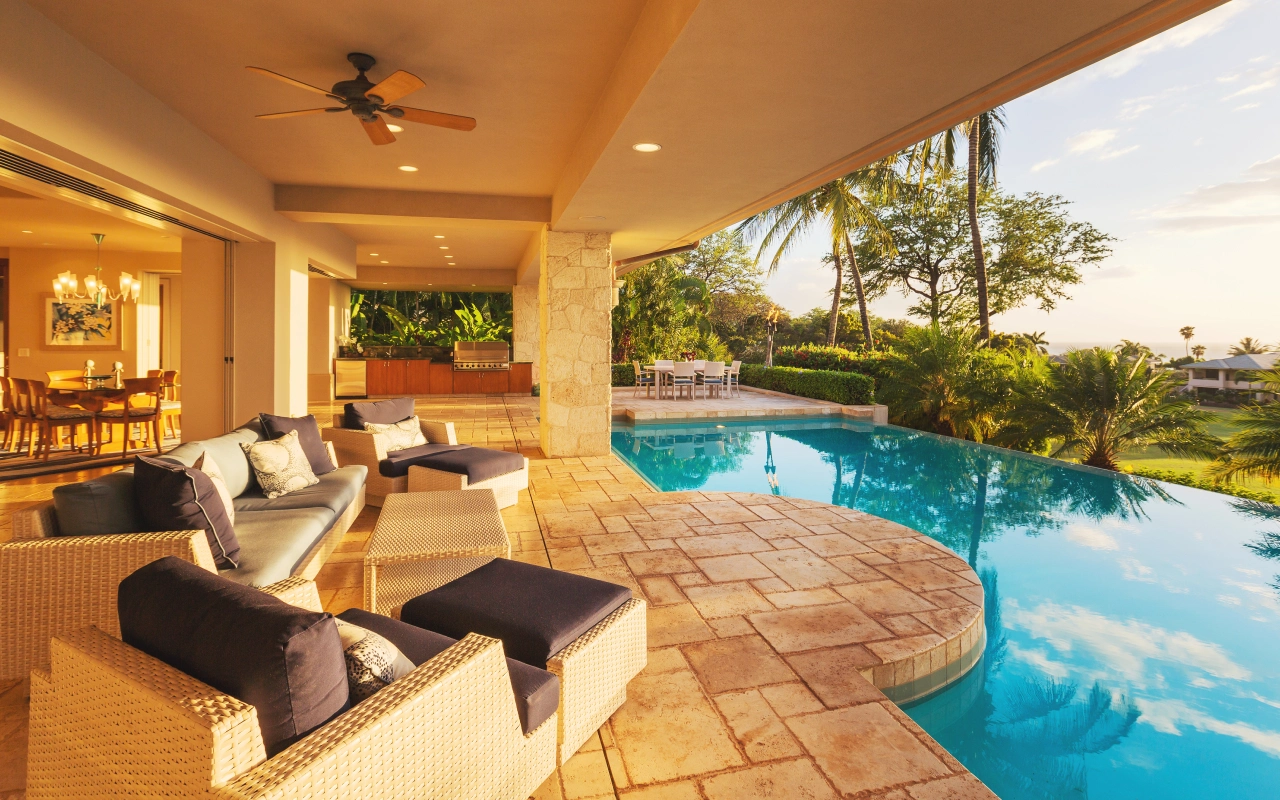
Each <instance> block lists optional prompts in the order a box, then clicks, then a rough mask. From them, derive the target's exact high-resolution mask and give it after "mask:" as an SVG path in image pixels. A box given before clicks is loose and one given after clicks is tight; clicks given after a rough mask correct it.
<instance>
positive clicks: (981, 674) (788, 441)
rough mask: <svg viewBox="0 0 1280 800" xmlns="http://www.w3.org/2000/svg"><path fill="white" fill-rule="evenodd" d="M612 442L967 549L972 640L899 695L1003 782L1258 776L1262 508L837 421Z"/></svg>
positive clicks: (686, 431)
mask: <svg viewBox="0 0 1280 800" xmlns="http://www.w3.org/2000/svg"><path fill="white" fill-rule="evenodd" d="M613 448H614V452H615V453H617V454H618V455H619V456H620V457H621V458H623V459H624V460H625V461H627V462H628V463H629V464H631V466H632V467H634V468H635V469H636V470H637V471H638V472H639V473H640V474H641V475H643V476H644V477H645V478H646V479H647V480H648V481H649V482H650V483H652V484H654V485H655V486H656V487H657V488H659V489H662V490H666V491H676V490H682V489H704V490H707V491H745V492H765V493H769V492H773V493H777V494H783V495H787V496H790V497H803V498H807V499H811V500H821V501H824V502H829V503H835V504H838V505H842V506H847V507H850V508H857V509H859V510H861V511H866V512H868V513H871V514H876V515H879V516H881V517H885V518H888V519H891V520H893V521H895V522H899V523H902V524H903V525H908V526H910V527H912V528H915V529H916V530H918V531H920V532H922V533H925V534H928V535H929V536H932V537H933V538H935V539H937V540H939V541H941V542H942V543H944V544H945V545H947V546H948V547H950V548H951V549H952V550H954V551H955V552H956V553H957V554H959V555H960V556H961V557H963V558H965V559H967V560H968V561H969V562H970V564H972V565H973V566H974V568H975V569H976V570H977V571H978V573H979V575H980V577H981V578H982V581H983V585H984V586H985V588H986V592H987V607H986V625H987V643H986V648H985V652H984V655H983V658H982V660H981V661H980V662H979V663H978V665H977V666H975V667H974V669H973V670H972V671H971V672H970V673H969V674H968V675H967V676H965V678H964V679H962V680H961V681H959V682H958V683H956V684H954V685H953V686H951V687H949V688H947V689H945V690H943V691H942V692H940V693H938V694H936V695H933V696H932V697H929V698H926V699H925V700H923V701H920V702H917V703H915V704H912V705H910V706H909V707H907V708H906V710H907V713H909V714H910V715H911V716H912V717H913V718H914V719H915V720H916V721H917V722H918V723H919V724H920V725H921V726H922V727H923V728H924V729H925V730H927V731H928V732H929V733H930V734H931V735H932V736H933V737H934V738H935V739H937V740H938V741H939V742H941V743H942V744H943V745H944V746H945V747H946V748H947V749H948V750H950V751H951V752H952V753H953V754H955V756H956V757H957V758H959V759H960V761H962V762H963V763H964V765H965V766H966V767H968V768H969V769H970V770H971V771H972V772H973V773H974V774H976V775H977V776H978V777H979V778H981V779H982V780H983V781H984V782H986V784H987V785H988V786H990V787H991V788H992V789H993V790H994V791H995V792H996V793H997V794H999V795H1000V797H1001V798H1003V800H1026V799H1029V798H1085V797H1089V798H1094V800H1097V799H1098V798H1125V800H1131V799H1132V798H1148V797H1150V798H1184V797H1185V798H1218V797H1224V798H1225V797H1231V798H1255V797H1256V798H1267V797H1278V796H1280V588H1278V587H1280V574H1277V573H1280V547H1275V546H1273V547H1272V548H1271V549H1268V548H1267V547H1266V546H1265V545H1266V543H1267V540H1265V538H1264V536H1265V534H1266V533H1267V532H1275V533H1277V534H1280V509H1277V508H1276V507H1274V506H1267V505H1261V504H1252V503H1248V502H1245V501H1239V500H1234V499H1233V498H1230V497H1225V496H1223V495H1218V494H1214V493H1211V492H1204V491H1200V490H1198V489H1189V488H1186V487H1182V486H1174V485H1170V484H1164V483H1157V482H1153V481H1145V480H1141V479H1133V478H1128V477H1123V476H1118V475H1114V474H1111V473H1106V472H1102V471H1099V470H1093V469H1088V468H1083V467H1077V466H1073V465H1067V464H1063V463H1062V462H1054V461H1050V460H1048V459H1042V458H1037V457H1034V456H1028V455H1024V454H1021V453H1015V452H1012V451H1008V450H1000V449H997V448H991V447H984V446H980V445H975V444H972V443H968V442H960V441H957V440H954V439H947V438H943V437H939V436H934V435H931V434H924V433H920V432H919V431H913V430H908V429H905V428H897V427H894V426H873V425H871V424H869V423H860V422H853V421H807V420H774V421H768V422H742V421H727V420H710V421H702V422H698V423H681V424H664V425H645V424H642V425H635V426H629V425H615V427H614V430H613ZM1271 543H1272V544H1273V545H1276V544H1280V539H1276V540H1271ZM1268 556H1270V558H1269V557H1268Z"/></svg>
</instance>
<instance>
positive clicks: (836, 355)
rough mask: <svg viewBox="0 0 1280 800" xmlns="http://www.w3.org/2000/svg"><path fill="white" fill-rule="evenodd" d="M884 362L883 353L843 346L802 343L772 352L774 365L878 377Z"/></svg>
mask: <svg viewBox="0 0 1280 800" xmlns="http://www.w3.org/2000/svg"><path fill="white" fill-rule="evenodd" d="M884 363H885V354H884V353H880V352H871V353H867V352H863V351H853V350H846V349H844V348H843V347H826V346H824V345H817V344H803V345H800V346H799V347H790V346H787V347H779V348H778V349H777V350H775V351H774V353H773V365H774V366H775V367H800V368H803V369H822V370H829V371H832V372H858V373H861V374H863V375H870V376H871V377H873V378H875V377H879V376H880V372H881V367H882V366H883V364H884Z"/></svg>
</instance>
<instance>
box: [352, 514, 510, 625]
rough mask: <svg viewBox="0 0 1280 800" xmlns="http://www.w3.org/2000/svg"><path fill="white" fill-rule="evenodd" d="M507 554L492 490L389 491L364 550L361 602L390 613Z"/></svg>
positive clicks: (504, 527) (374, 609)
mask: <svg viewBox="0 0 1280 800" xmlns="http://www.w3.org/2000/svg"><path fill="white" fill-rule="evenodd" d="M510 556H511V543H510V541H509V540H508V539H507V528H506V525H504V524H503V522H502V514H501V513H500V512H499V511H498V502H497V500H496V498H495V497H494V494H493V492H491V491H451V492H410V493H408V494H390V495H387V497H386V500H385V501H384V504H383V506H382V512H381V513H380V514H379V515H378V523H377V525H375V526H374V529H373V535H372V536H371V537H370V539H369V549H368V551H367V552H366V553H365V556H364V607H365V609H366V610H367V611H372V612H373V613H375V614H390V613H391V610H392V609H394V608H396V607H398V606H400V605H401V604H402V603H404V602H405V601H406V600H408V599H409V598H411V597H417V596H418V595H420V594H422V593H423V592H429V591H431V590H432V589H435V588H436V587H438V586H443V585H444V584H446V583H448V582H449V581H451V580H453V579H455V578H459V577H461V576H463V575H465V574H467V573H468V572H470V571H471V570H473V569H475V568H476V567H479V566H481V565H482V564H486V563H488V562H489V561H491V560H493V559H494V558H509V557H510Z"/></svg>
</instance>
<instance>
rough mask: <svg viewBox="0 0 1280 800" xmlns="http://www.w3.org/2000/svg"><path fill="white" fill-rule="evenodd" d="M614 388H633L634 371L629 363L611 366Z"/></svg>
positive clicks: (634, 381)
mask: <svg viewBox="0 0 1280 800" xmlns="http://www.w3.org/2000/svg"><path fill="white" fill-rule="evenodd" d="M612 383H613V385H614V386H635V385H636V369H635V367H634V366H633V365H632V364H631V363H626V364H614V365H613V381H612Z"/></svg>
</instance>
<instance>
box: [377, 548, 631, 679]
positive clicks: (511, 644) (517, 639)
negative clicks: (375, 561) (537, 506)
mask: <svg viewBox="0 0 1280 800" xmlns="http://www.w3.org/2000/svg"><path fill="white" fill-rule="evenodd" d="M630 599H631V590H630V589H628V588H627V587H625V586H619V585H617V584H615V583H607V582H605V581H598V580H596V579H595V578H586V577H583V576H581V575H574V574H572V573H569V572H561V571H559V570H554V569H547V568H546V567H539V566H535V565H533V564H525V563H524V562H522V561H510V560H508V559H505V558H495V559H494V560H493V561H490V562H489V563H488V564H485V565H484V566H483V567H480V568H479V569H476V570H473V571H471V572H469V573H467V574H466V575H463V576H462V577H461V578H458V579H457V580H453V581H450V582H449V583H446V584H445V585H444V586H441V587H440V588H439V589H433V590H432V591H430V592H427V593H426V594H422V595H418V596H417V597H415V598H413V599H412V600H410V601H409V602H407V603H405V604H404V607H403V608H402V609H401V611H400V619H401V620H403V621H404V622H407V623H409V624H410V625H417V626H418V627H419V628H426V629H427V630H429V631H435V632H436V633H442V634H444V635H445V636H452V637H454V638H455V639H461V638H462V637H463V636H466V635H467V634H468V633H479V634H483V635H485V636H492V637H493V638H495V639H501V640H502V644H503V647H504V648H505V649H506V652H507V655H508V656H510V657H511V658H514V659H517V660H519V661H523V662H524V663H526V664H532V665H533V666H535V667H538V668H540V669H546V667H547V659H549V658H550V657H551V656H553V655H555V654H556V653H558V652H560V651H561V650H563V649H564V648H565V647H566V646H567V645H568V644H569V643H570V642H572V641H573V640H574V639H577V638H578V637H579V636H581V635H582V634H584V633H586V632H587V631H589V630H591V628H593V627H594V626H595V625H596V623H598V622H600V620H602V619H604V618H605V617H607V616H609V615H610V614H611V613H613V612H614V610H616V609H617V608H618V607H619V606H621V605H622V604H623V603H625V602H627V601H628V600H630Z"/></svg>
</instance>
